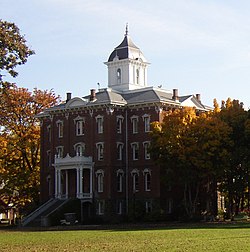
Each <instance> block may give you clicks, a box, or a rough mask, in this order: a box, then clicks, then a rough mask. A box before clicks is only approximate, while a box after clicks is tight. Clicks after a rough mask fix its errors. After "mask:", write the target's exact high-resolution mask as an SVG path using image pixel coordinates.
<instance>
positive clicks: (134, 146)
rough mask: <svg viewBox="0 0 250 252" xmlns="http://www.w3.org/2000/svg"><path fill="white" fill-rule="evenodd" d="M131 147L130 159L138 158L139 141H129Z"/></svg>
mask: <svg viewBox="0 0 250 252" xmlns="http://www.w3.org/2000/svg"><path fill="white" fill-rule="evenodd" d="M131 148H132V159H133V160H138V159H139V143H138V142H134V143H131Z"/></svg>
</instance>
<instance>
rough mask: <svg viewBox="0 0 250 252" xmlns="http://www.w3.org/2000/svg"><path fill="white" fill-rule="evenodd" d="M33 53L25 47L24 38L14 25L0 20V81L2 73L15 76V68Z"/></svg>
mask: <svg viewBox="0 0 250 252" xmlns="http://www.w3.org/2000/svg"><path fill="white" fill-rule="evenodd" d="M32 54H34V51H33V50H31V49H29V48H28V46H27V45H26V40H25V38H24V36H22V35H21V34H20V31H19V28H18V27H17V26H16V25H15V24H14V23H9V22H6V21H3V20H1V19H0V81H2V76H3V73H8V74H10V75H11V76H12V77H16V76H17V74H18V73H17V71H16V70H15V68H16V66H18V65H22V64H24V63H25V62H26V61H27V58H28V57H29V56H30V55H32Z"/></svg>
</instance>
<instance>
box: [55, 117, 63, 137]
mask: <svg viewBox="0 0 250 252" xmlns="http://www.w3.org/2000/svg"><path fill="white" fill-rule="evenodd" d="M56 125H57V127H58V137H59V138H62V137H63V121H60V120H58V121H57V122H56Z"/></svg>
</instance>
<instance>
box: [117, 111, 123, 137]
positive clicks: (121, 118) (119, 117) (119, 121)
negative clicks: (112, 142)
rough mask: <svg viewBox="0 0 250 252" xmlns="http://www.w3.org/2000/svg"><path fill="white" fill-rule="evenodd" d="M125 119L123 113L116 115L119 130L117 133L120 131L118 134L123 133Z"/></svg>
mask: <svg viewBox="0 0 250 252" xmlns="http://www.w3.org/2000/svg"><path fill="white" fill-rule="evenodd" d="M123 119H124V117H123V116H121V115H120V116H117V117H116V130H117V133H118V134H121V133H122V123H123Z"/></svg>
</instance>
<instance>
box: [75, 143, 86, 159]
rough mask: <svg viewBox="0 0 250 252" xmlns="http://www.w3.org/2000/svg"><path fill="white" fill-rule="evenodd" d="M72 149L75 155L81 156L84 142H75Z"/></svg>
mask: <svg viewBox="0 0 250 252" xmlns="http://www.w3.org/2000/svg"><path fill="white" fill-rule="evenodd" d="M74 150H75V152H76V156H83V155H84V151H85V144H84V143H76V144H75V145H74Z"/></svg>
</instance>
